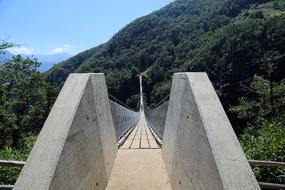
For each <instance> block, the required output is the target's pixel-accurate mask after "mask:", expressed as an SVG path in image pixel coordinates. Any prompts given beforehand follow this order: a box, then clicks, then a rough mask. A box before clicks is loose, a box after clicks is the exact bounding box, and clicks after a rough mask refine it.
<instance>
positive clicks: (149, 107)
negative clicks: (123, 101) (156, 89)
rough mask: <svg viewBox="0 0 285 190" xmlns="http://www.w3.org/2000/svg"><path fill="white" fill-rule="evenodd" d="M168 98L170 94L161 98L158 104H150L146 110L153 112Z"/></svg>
mask: <svg viewBox="0 0 285 190" xmlns="http://www.w3.org/2000/svg"><path fill="white" fill-rule="evenodd" d="M169 97H170V94H168V95H166V96H165V97H163V98H162V99H160V100H159V101H158V103H156V104H154V103H153V104H151V105H150V106H148V107H147V108H148V109H149V110H153V109H156V108H158V107H159V106H161V105H162V104H164V103H165V102H167V101H168V100H169Z"/></svg>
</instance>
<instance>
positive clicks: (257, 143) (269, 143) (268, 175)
mask: <svg viewBox="0 0 285 190" xmlns="http://www.w3.org/2000/svg"><path fill="white" fill-rule="evenodd" d="M284 137H285V128H284V125H282V124H280V123H276V122H272V123H267V124H264V125H263V126H262V127H261V128H259V129H257V128H256V127H250V128H248V129H246V131H245V133H244V134H242V135H241V137H240V143H241V145H242V147H243V149H244V151H245V153H246V156H247V158H248V159H253V160H271V161H279V162H285V149H284V147H285V138H284ZM253 171H254V173H255V176H256V178H257V180H258V181H262V182H271V183H283V184H284V183H285V169H284V168H259V167H254V168H253Z"/></svg>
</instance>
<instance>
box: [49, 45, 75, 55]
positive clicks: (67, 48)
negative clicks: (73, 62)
mask: <svg viewBox="0 0 285 190" xmlns="http://www.w3.org/2000/svg"><path fill="white" fill-rule="evenodd" d="M70 49H71V45H70V44H64V45H63V46H62V47H57V48H54V49H53V50H52V52H53V53H63V52H69V51H70Z"/></svg>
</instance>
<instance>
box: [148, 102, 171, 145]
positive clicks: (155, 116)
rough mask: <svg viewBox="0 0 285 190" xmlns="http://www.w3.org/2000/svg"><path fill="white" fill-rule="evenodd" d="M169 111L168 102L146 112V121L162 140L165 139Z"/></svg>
mask: <svg viewBox="0 0 285 190" xmlns="http://www.w3.org/2000/svg"><path fill="white" fill-rule="evenodd" d="M167 109H168V101H166V102H164V103H162V104H161V105H160V106H158V107H156V108H155V109H152V110H148V109H146V110H145V117H146V121H147V123H148V125H149V126H150V127H151V129H152V130H153V131H154V132H155V134H156V135H157V136H158V137H159V138H160V140H162V139H163V133H164V127H165V120H166V116H167Z"/></svg>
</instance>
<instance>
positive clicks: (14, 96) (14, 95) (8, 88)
mask: <svg viewBox="0 0 285 190" xmlns="http://www.w3.org/2000/svg"><path fill="white" fill-rule="evenodd" d="M39 66H40V63H39V62H37V61H36V60H32V59H29V58H28V59H23V58H22V57H21V56H16V57H14V58H13V59H12V60H10V61H8V62H7V63H5V64H4V65H2V66H1V67H0V76H1V78H0V135H1V138H0V139H1V141H0V147H4V146H12V147H15V148H19V147H20V145H21V140H22V138H23V137H25V136H26V135H27V134H28V133H30V132H37V131H39V130H40V129H41V127H42V125H43V122H44V120H45V117H46V115H47V112H49V110H47V109H46V107H47V86H48V85H47V83H46V82H45V81H44V76H43V74H41V73H39V71H38V70H37V68H38V67H39Z"/></svg>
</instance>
